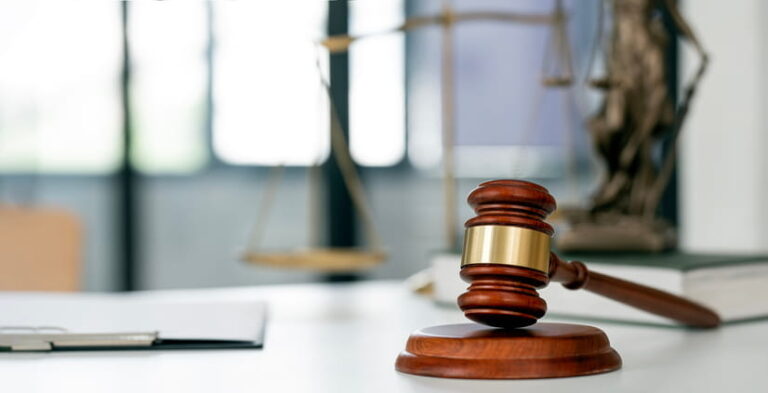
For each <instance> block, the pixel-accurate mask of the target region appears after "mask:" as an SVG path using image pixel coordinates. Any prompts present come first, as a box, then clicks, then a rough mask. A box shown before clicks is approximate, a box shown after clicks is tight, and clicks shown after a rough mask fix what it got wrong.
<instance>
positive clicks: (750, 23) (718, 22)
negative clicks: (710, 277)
mask: <svg viewBox="0 0 768 393" xmlns="http://www.w3.org/2000/svg"><path fill="white" fill-rule="evenodd" d="M767 11H768V2H764V1H762V0H739V1H732V2H723V1H717V0H696V1H690V0H689V1H686V2H685V3H684V12H685V15H687V18H688V20H689V21H690V24H691V25H692V27H693V28H694V30H695V31H696V33H697V35H698V36H699V38H700V40H701V41H702V43H703V45H704V46H705V47H706V49H707V51H708V52H709V53H710V55H711V64H710V68H709V71H708V73H707V75H706V76H705V79H704V81H703V83H702V85H701V88H700V90H699V93H698V96H697V98H696V100H695V102H694V105H693V108H692V110H691V113H690V116H689V119H688V122H687V124H686V125H685V129H684V130H683V138H682V148H681V155H682V157H681V162H680V164H681V176H680V179H681V180H680V181H681V183H680V192H681V199H680V201H681V227H682V228H681V231H682V245H683V247H684V248H685V249H687V250H689V251H702V252H718V251H725V252H765V251H768V207H767V205H768V158H766V148H768V134H767V133H766V131H767V130H766V128H768V117H766V110H767V109H768V91H766V88H768V76H766V74H767V73H768V71H767V70H768V57H767V56H766V53H767V52H768V50H767V48H768V34H766V33H768V31H767V30H768V26H767V25H766V23H765V21H766V17H768V12H767ZM684 63H685V68H686V70H688V71H689V72H688V75H690V70H691V69H693V68H694V67H695V65H696V63H695V56H694V55H693V53H692V52H690V51H687V52H686V53H685V56H684Z"/></svg>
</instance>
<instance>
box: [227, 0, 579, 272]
mask: <svg viewBox="0 0 768 393" xmlns="http://www.w3.org/2000/svg"><path fill="white" fill-rule="evenodd" d="M480 21H489V22H500V23H525V24H533V25H549V26H550V28H551V40H550V43H549V45H550V48H551V50H550V51H548V52H547V55H545V59H544V62H543V70H542V73H543V75H544V76H543V81H542V82H543V85H544V86H548V87H565V86H570V85H571V83H572V80H573V72H572V68H571V52H570V48H569V40H568V36H567V31H566V15H565V11H564V9H563V2H562V0H556V1H555V6H554V8H553V10H552V12H551V13H546V14H520V13H511V12H456V11H454V9H453V7H452V6H451V5H450V2H444V5H443V9H442V12H441V13H440V14H438V15H433V16H419V17H413V18H409V19H407V20H406V21H405V22H404V23H403V24H402V25H400V26H398V27H395V28H393V29H391V30H387V31H381V32H377V33H372V34H366V35H359V36H352V35H336V36H331V37H328V38H326V39H325V40H323V41H322V42H320V43H318V44H319V46H320V47H321V48H325V50H327V52H329V53H342V52H346V51H348V50H349V47H350V46H351V45H352V43H354V42H357V41H359V40H362V39H365V38H368V37H372V36H377V35H382V34H391V33H402V32H407V31H411V30H415V29H419V28H422V27H427V26H434V25H438V26H440V27H441V28H442V42H441V71H442V78H441V85H442V88H441V104H442V106H441V118H442V130H441V134H442V148H443V162H442V171H443V205H444V215H445V234H444V235H445V240H446V246H447V247H448V248H449V249H451V250H455V249H458V248H459V244H458V243H457V239H456V236H455V228H457V225H458V218H457V214H456V206H457V204H456V198H455V195H456V179H455V171H454V161H453V155H454V154H453V148H454V134H455V121H454V118H455V113H454V91H453V80H454V67H453V49H454V27H455V25H456V24H458V23H468V22H480ZM550 53H554V55H555V58H556V60H554V61H553V60H552V58H551V56H550ZM320 55H321V51H318V58H317V66H318V67H317V68H318V76H319V79H320V81H321V83H322V85H323V87H324V90H325V92H326V93H327V94H328V98H329V100H330V103H331V104H330V107H331V127H330V128H331V130H330V132H331V146H332V149H331V150H332V152H333V159H335V160H336V162H337V163H338V165H339V168H340V170H341V174H342V178H343V181H344V186H345V188H346V189H347V191H348V192H349V195H350V196H351V199H352V202H353V207H354V210H355V212H356V213H357V214H358V216H359V217H360V219H361V223H362V224H363V229H364V231H365V234H366V239H367V241H368V244H367V246H366V247H364V248H329V247H318V246H312V247H308V248H304V249H295V250H269V249H265V248H263V246H262V245H261V239H262V236H263V234H264V233H265V231H266V228H267V219H268V215H269V212H270V210H271V209H272V206H273V203H274V199H275V196H276V194H277V191H278V189H279V187H280V183H281V180H282V178H283V175H284V167H282V166H277V167H274V168H273V169H272V170H271V174H270V176H269V180H268V181H267V185H266V187H265V190H264V195H263V197H262V201H261V204H260V207H259V212H258V217H257V222H256V224H255V226H254V230H253V231H252V234H251V237H250V242H249V244H248V247H247V249H246V251H245V252H244V254H243V256H242V259H243V260H244V261H245V262H248V263H252V264H256V265H265V266H270V267H275V268H290V269H306V270H313V271H321V272H354V271H361V270H367V269H370V268H373V267H375V266H377V265H379V264H380V263H382V262H384V261H385V260H386V259H387V253H386V252H385V251H384V247H383V245H382V241H381V236H380V235H379V233H378V231H377V229H376V226H375V224H374V222H373V214H372V210H371V207H370V203H369V202H368V200H367V197H366V195H365V190H364V188H363V185H362V182H361V181H360V176H359V175H358V173H357V171H356V169H355V165H354V163H353V161H352V158H351V157H350V155H349V150H348V146H347V141H346V138H345V136H344V132H343V130H342V127H341V124H340V122H339V118H338V113H337V111H336V108H335V106H334V104H333V100H332V98H331V95H330V84H329V82H328V81H327V80H326V79H325V78H324V76H323V73H322V70H321V68H320ZM538 101H541V100H538ZM309 170H310V175H309V179H310V180H309V182H310V187H309V188H310V193H311V194H310V195H317V192H318V191H319V187H320V181H319V170H318V167H317V165H315V166H313V167H311V168H310V169H309ZM310 206H311V208H310V213H309V215H310V220H309V222H310V223H313V224H314V223H317V222H318V221H319V220H318V219H317V217H319V214H318V212H317V207H316V206H315V204H311V205H310ZM310 229H311V231H312V232H313V233H314V235H312V236H311V238H312V239H318V236H317V231H318V228H317V225H311V228H310Z"/></svg>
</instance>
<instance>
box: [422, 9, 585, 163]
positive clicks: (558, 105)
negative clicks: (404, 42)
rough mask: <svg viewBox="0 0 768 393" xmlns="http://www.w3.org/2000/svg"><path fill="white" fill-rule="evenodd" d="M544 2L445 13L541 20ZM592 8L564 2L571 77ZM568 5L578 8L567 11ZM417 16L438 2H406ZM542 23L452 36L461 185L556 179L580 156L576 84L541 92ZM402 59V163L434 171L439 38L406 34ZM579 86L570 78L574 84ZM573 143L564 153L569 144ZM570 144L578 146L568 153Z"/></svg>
mask: <svg viewBox="0 0 768 393" xmlns="http://www.w3.org/2000/svg"><path fill="white" fill-rule="evenodd" d="M554 4H555V3H554V1H539V0H521V1H515V2H496V1H487V0H483V1H474V0H473V1H468V0H464V1H456V2H454V6H455V11H458V12H461V11H501V12H513V13H521V14H547V13H550V12H551V11H552V9H553V6H554ZM599 4H600V3H599V1H593V2H590V3H586V2H585V3H584V4H583V5H582V3H578V4H575V3H574V2H566V13H567V14H568V17H569V18H570V19H569V24H568V30H569V32H570V34H571V35H574V36H577V37H578V39H571V40H570V41H571V44H572V45H573V43H574V42H578V43H579V45H580V46H576V47H575V48H574V51H573V52H574V53H573V55H574V63H575V67H576V73H577V77H578V76H580V75H581V74H580V71H583V69H582V68H580V66H583V65H584V64H586V61H585V60H586V57H587V53H588V51H589V49H590V48H589V46H590V45H592V41H593V40H594V31H593V29H594V27H593V26H594V25H595V23H594V21H593V20H592V19H594V18H595V16H596V15H597V11H596V10H597V6H598V5H599ZM576 5H578V6H576ZM414 6H415V8H416V9H415V10H414V13H415V14H416V15H420V16H426V15H437V14H440V12H441V5H440V3H438V2H414ZM550 34H551V32H550V28H549V26H548V25H542V24H539V25H534V24H525V23H501V22H498V21H497V22H491V21H483V22H470V21H467V22H461V23H459V24H457V25H456V26H455V28H454V72H455V80H454V97H455V107H454V115H455V162H456V168H455V169H456V173H457V175H458V176H463V177H509V176H514V177H557V176H561V175H563V174H564V173H563V172H564V169H565V167H566V166H568V165H569V164H570V163H569V162H568V161H569V160H570V159H571V158H572V154H574V152H572V151H571V149H574V150H579V151H581V152H582V155H584V156H586V153H585V152H586V151H588V149H589V147H588V146H586V144H585V142H584V140H585V139H586V138H583V137H577V135H585V134H586V131H585V130H584V129H583V120H584V116H585V114H584V113H583V112H582V110H583V108H577V106H576V104H580V103H584V102H586V101H587V100H586V98H585V97H583V96H582V94H583V93H584V91H583V90H582V88H583V86H579V85H578V84H577V85H575V86H574V87H571V88H570V90H569V89H563V88H546V87H543V86H542V78H543V75H542V61H543V59H544V57H545V56H544V53H545V51H546V50H549V47H548V45H549V37H550ZM411 37H412V41H411V43H412V45H411V49H410V52H409V81H410V82H411V83H410V85H409V91H408V105H409V108H408V113H409V118H408V130H409V139H408V157H409V159H410V161H411V162H412V163H413V164H414V166H415V167H417V168H419V169H422V170H427V171H431V172H435V173H439V172H437V171H436V170H435V169H437V168H438V167H439V165H440V162H441V159H442V151H441V150H442V149H441V148H440V146H441V106H440V94H441V88H442V86H441V76H440V70H441V47H440V46H441V31H440V29H439V28H438V27H428V28H423V29H419V30H417V31H414V33H413V34H412V36H411ZM576 82H577V83H578V82H581V81H580V80H577V81H576ZM571 141H573V144H574V146H569V144H571ZM577 143H580V145H576V144H577Z"/></svg>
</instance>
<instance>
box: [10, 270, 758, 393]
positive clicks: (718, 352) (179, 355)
mask: <svg viewBox="0 0 768 393" xmlns="http://www.w3.org/2000/svg"><path fill="white" fill-rule="evenodd" d="M153 296H157V297H174V298H175V297H183V298H187V299H208V300H210V299H238V300H242V299H251V298H252V299H264V300H267V301H268V302H269V307H270V320H269V321H268V327H267V336H266V345H265V348H264V349H263V350H207V351H124V352H118V351H115V352H64V353H26V354H11V353H3V354H0V391H3V392H28V391H29V392H69V391H72V392H82V393H87V392H177V391H178V392H185V393H190V392H355V393H358V392H393V393H394V392H469V391H472V392H530V391H536V392H729V393H733V392H768V321H760V322H752V323H742V324H735V325H728V326H725V327H723V328H721V329H719V330H714V331H706V332H703V331H688V330H684V329H675V328H658V327H643V326H629V325H621V324H612V323H593V325H597V326H599V327H600V328H602V329H603V330H605V331H606V333H607V334H608V336H609V338H610V340H611V342H612V344H613V346H614V348H615V349H616V350H617V351H618V352H619V353H620V354H621V356H622V358H623V360H624V366H623V368H622V369H621V370H619V371H616V372H612V373H608V374H602V375H596V376H588V377H576V378H562V379H549V380H521V381H478V380H451V379H438V378H427V377H417V376H411V375H406V374H400V373H398V372H396V371H395V369H394V361H395V358H396V356H397V354H398V352H399V351H400V350H401V349H403V347H404V344H405V341H406V338H407V337H408V333H410V332H411V331H413V330H415V329H417V328H420V327H426V326H430V325H437V324H445V323H460V322H464V320H463V317H462V316H461V313H460V312H459V311H458V310H451V309H446V308H439V307H435V306H433V305H432V303H431V302H430V301H428V300H426V299H424V298H421V297H418V296H416V295H413V294H410V293H409V292H408V291H407V290H406V289H405V288H404V287H403V286H402V285H401V284H399V283H395V282H367V283H359V284H348V285H335V286H331V285H324V284H314V285H286V286H264V287H254V288H229V289H205V290H185V291H158V292H154V293H153ZM0 312H2V311H0Z"/></svg>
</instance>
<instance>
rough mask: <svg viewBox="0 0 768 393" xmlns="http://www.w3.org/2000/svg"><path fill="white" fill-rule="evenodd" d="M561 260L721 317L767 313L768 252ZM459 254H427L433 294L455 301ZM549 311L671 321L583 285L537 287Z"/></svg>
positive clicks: (595, 256)
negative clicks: (679, 299) (700, 306)
mask: <svg viewBox="0 0 768 393" xmlns="http://www.w3.org/2000/svg"><path fill="white" fill-rule="evenodd" d="M563 259H564V260H569V261H570V260H577V261H582V262H584V263H585V264H586V265H587V267H588V268H589V270H590V271H595V272H600V273H603V274H607V275H610V276H614V277H617V278H621V279H624V280H628V281H632V282H636V283H638V284H643V285H646V286H650V287H653V288H656V289H660V290H663V291H667V292H670V293H673V294H675V295H679V296H682V297H685V298H687V299H689V300H692V301H695V302H699V303H701V304H703V305H705V306H707V307H710V308H711V309H712V310H714V311H715V312H716V313H718V314H719V315H720V318H721V319H722V320H723V321H724V322H732V321H740V320H747V319H753V318H759V317H766V316H768V301H766V300H765V299H766V298H768V255H710V254H687V253H681V252H670V253H662V254H578V255H563ZM460 264H461V255H458V254H437V255H435V256H434V257H433V259H432V272H433V275H434V280H435V281H434V284H435V285H434V288H435V291H434V294H435V300H436V301H437V302H439V303H443V304H448V303H453V304H455V303H456V297H457V296H458V295H460V294H461V293H463V292H464V290H465V289H466V287H467V284H466V283H464V282H463V281H461V279H460V278H459V274H458V270H459V266H460ZM539 293H540V295H541V297H542V298H544V300H546V302H547V314H548V315H563V316H574V317H580V318H595V319H610V320H618V321H627V322H644V323H663V324H674V322H673V321H670V320H668V319H665V318H663V317H658V316H655V315H653V314H649V313H647V312H645V311H642V310H637V309H635V308H632V307H630V306H627V305H624V304H622V303H619V302H617V301H614V300H611V299H608V298H605V297H602V296H600V295H595V294H593V293H590V292H589V291H585V290H576V291H572V290H568V289H565V288H563V286H562V285H560V284H559V283H550V285H548V286H547V287H546V288H544V289H542V290H540V291H539Z"/></svg>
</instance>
